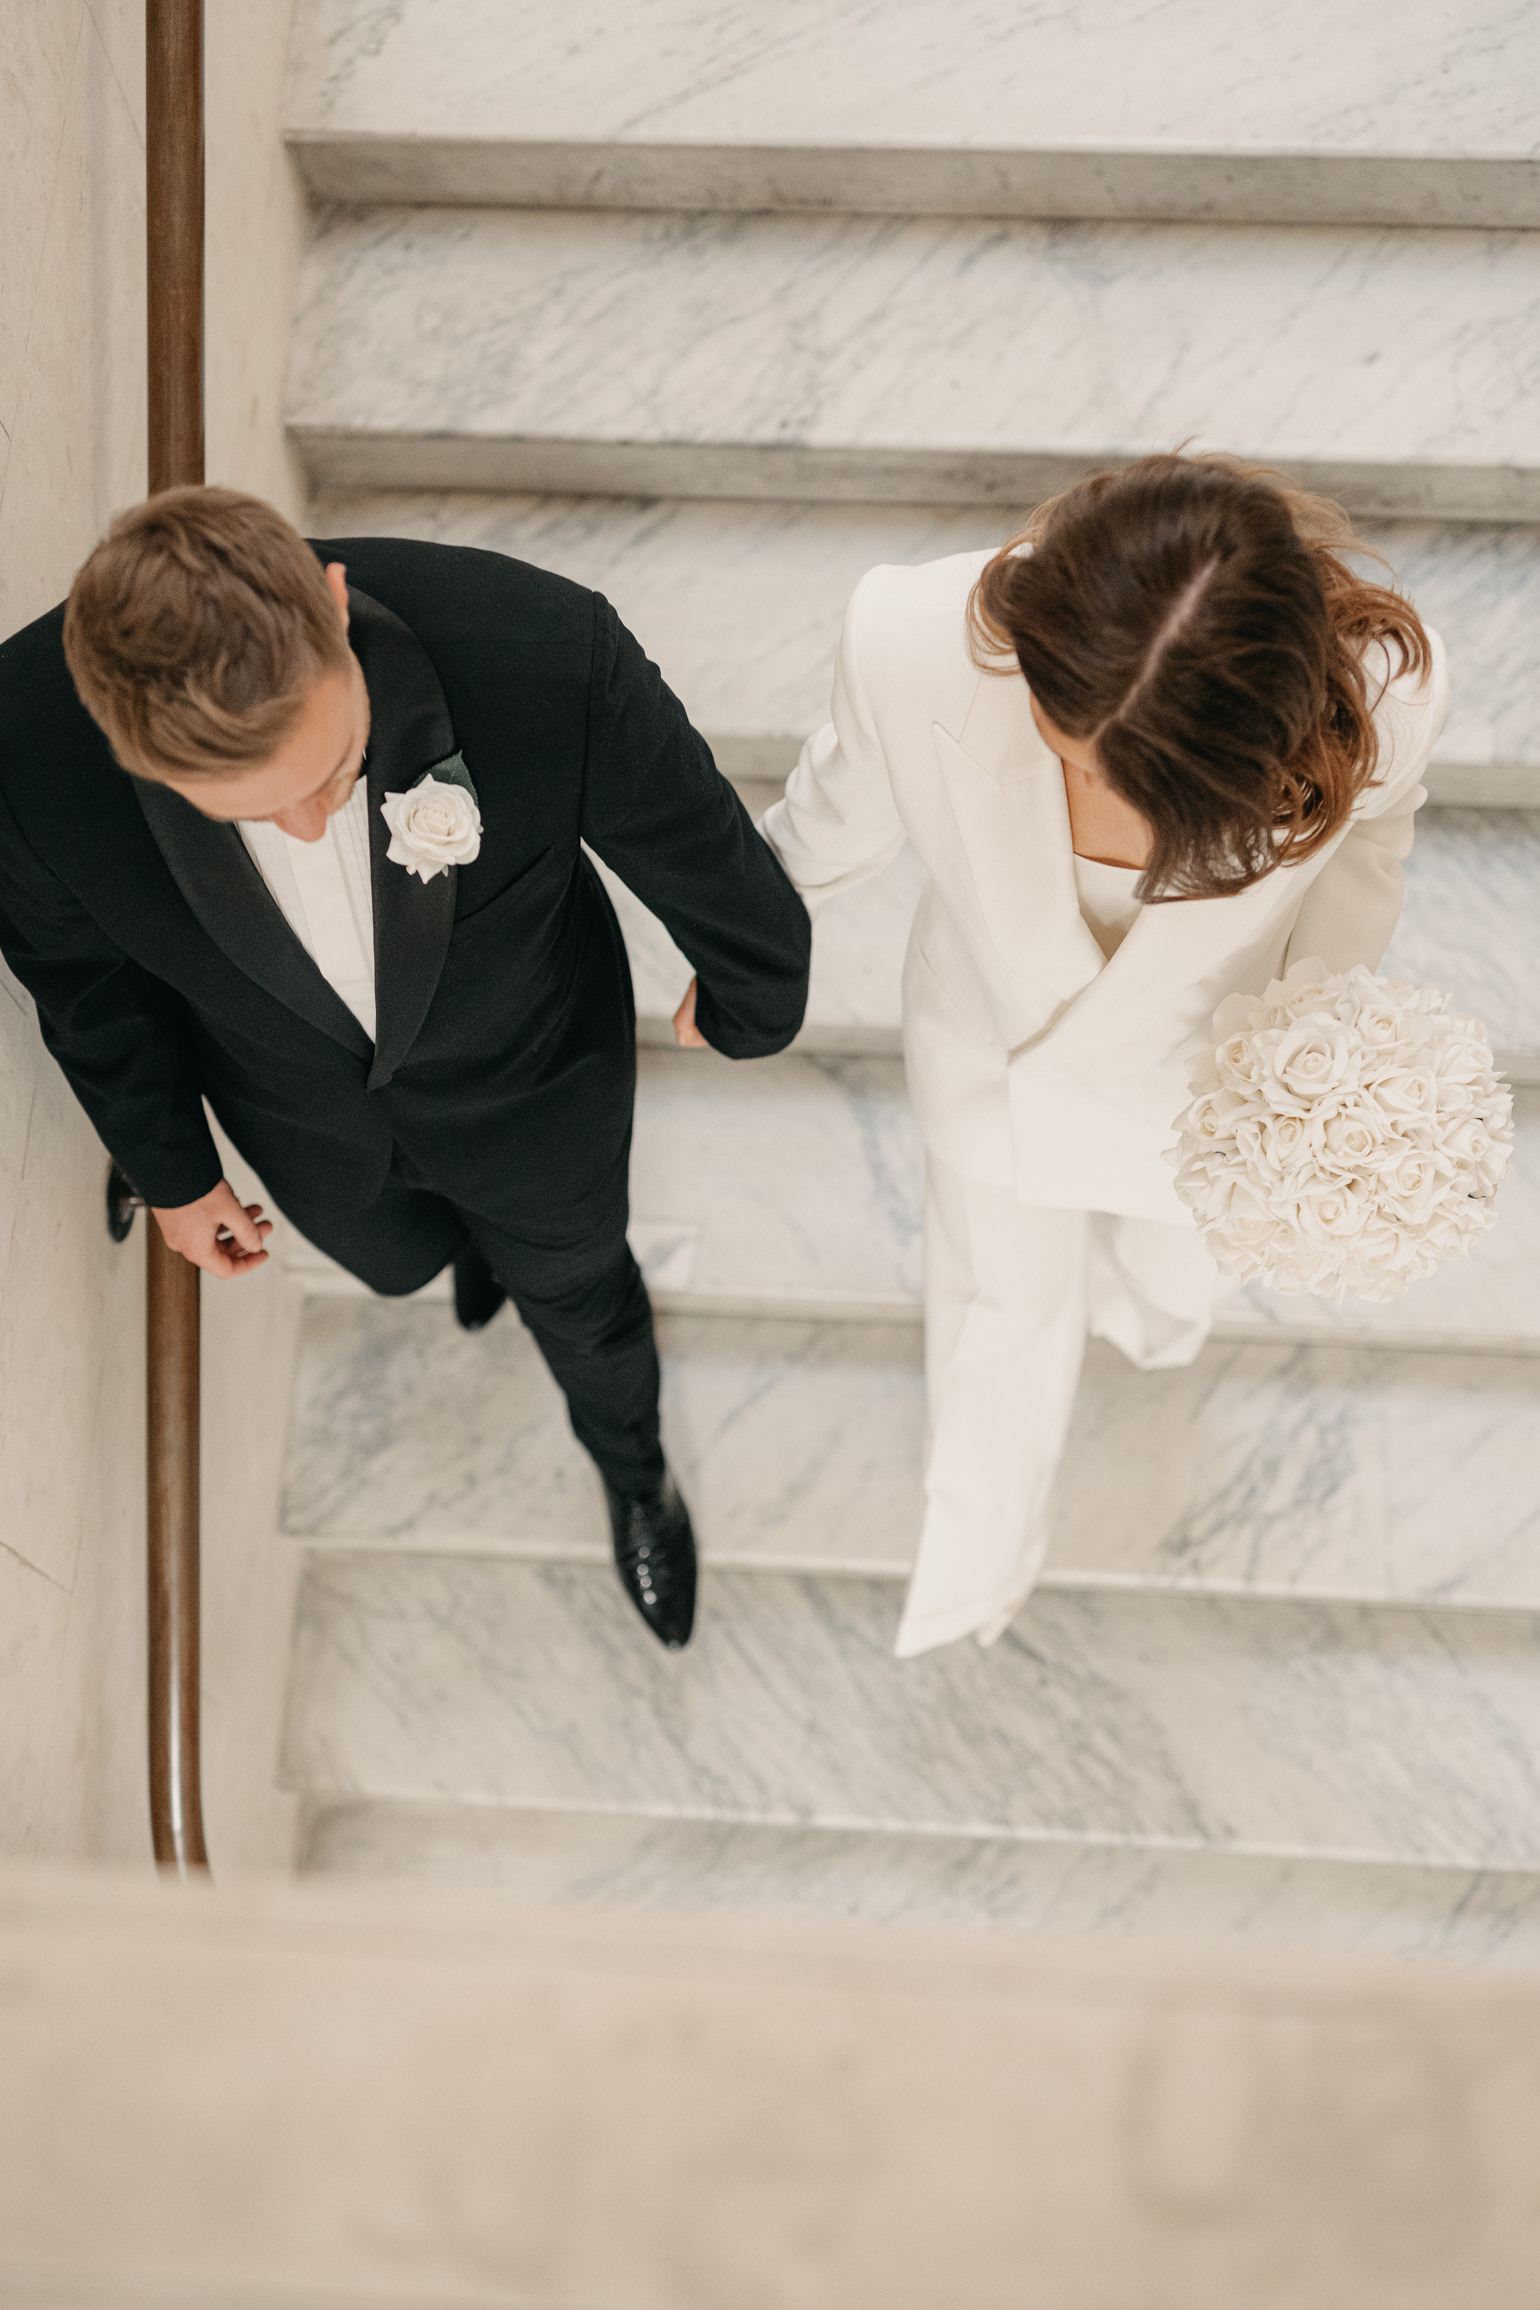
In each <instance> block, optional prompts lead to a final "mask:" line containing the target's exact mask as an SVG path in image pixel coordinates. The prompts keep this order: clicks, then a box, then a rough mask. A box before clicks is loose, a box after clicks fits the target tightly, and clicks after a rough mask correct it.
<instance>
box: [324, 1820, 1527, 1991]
mask: <svg viewBox="0 0 1540 2310" xmlns="http://www.w3.org/2000/svg"><path fill="white" fill-rule="evenodd" d="M295 1867H296V1869H297V1871H298V1873H299V1874H300V1875H301V1876H306V1877H312V1876H340V1877H363V1878H372V1879H382V1878H384V1879H396V1880H405V1881H416V1882H424V1881H426V1882H430V1883H432V1884H435V1885H453V1886H463V1887H473V1888H475V1889H476V1890H478V1891H497V1892H500V1893H506V1894H507V1895H509V1896H510V1897H511V1898H512V1899H514V1900H516V1901H519V1902H521V1903H526V1904H529V1905H530V1906H538V1907H546V1906H550V1905H559V1906H562V1907H576V1908H611V1907H613V1908H622V1909H627V1910H641V1911H652V1912H655V1913H656V1912H662V1913H665V1914H666V1913H668V1912H671V1911H679V1910H683V1911H686V1912H688V1913H689V1914H690V1915H692V1916H700V1915H702V1914H714V1915H724V1914H725V1915H747V1916H753V1917H764V1918H775V1919H777V1920H780V1919H786V1920H792V1919H795V1920H799V1921H800V1920H808V1921H813V1920H818V1921H826V1920H833V1919H840V1920H843V1921H849V1922H851V1923H860V1924H871V1925H902V1926H909V1927H912V1928H918V1929H935V1930H938V1931H975V1932H986V1933H997V1934H1046V1935H1051V1936H1053V1937H1054V1938H1056V1939H1060V1940H1072V1941H1074V1942H1075V1943H1076V1944H1077V1945H1082V1946H1083V1945H1084V1944H1085V1943H1087V1942H1099V1943H1102V1944H1107V1943H1117V1942H1127V1941H1133V1940H1137V1941H1139V1943H1140V1944H1141V1945H1142V1946H1145V1947H1148V1946H1149V1945H1151V1944H1152V1943H1158V1944H1160V1945H1162V1946H1167V1945H1173V1944H1175V1945H1184V1944H1185V1945H1188V1946H1191V1945H1193V1944H1199V1945H1201V1946H1204V1947H1208V1948H1214V1947H1237V1946H1244V1947H1250V1948H1270V1949H1291V1950H1298V1951H1306V1950H1319V1951H1320V1952H1322V1954H1327V1953H1330V1954H1333V1955H1342V1954H1345V1953H1352V1954H1354V1955H1357V1956H1362V1957H1375V1958H1387V1957H1389V1958H1416V1959H1420V1960H1422V1961H1424V1962H1433V1963H1445V1964H1455V1965H1463V1966H1478V1965H1479V1966H1481V1967H1483V1968H1488V1969H1490V1968H1492V1967H1499V1968H1506V1967H1508V1966H1515V1967H1519V1968H1525V1969H1528V1968H1532V1967H1533V1966H1534V1965H1535V1964H1536V1962H1537V1960H1540V1876H1536V1875H1535V1874H1534V1873H1533V1872H1530V1871H1527V1870H1479V1871H1468V1870H1463V1869H1430V1868H1419V1867H1409V1866H1407V1865H1405V1864H1403V1865H1402V1866H1400V1867H1387V1866H1386V1865H1385V1864H1384V1863H1383V1862H1372V1861H1321V1860H1305V1859H1288V1860H1281V1859H1272V1858H1270V1857H1267V1856H1264V1855H1260V1854H1247V1853H1225V1852H1217V1851H1193V1850H1190V1849H1175V1848H1167V1849H1165V1850H1161V1849H1158V1848H1154V1847H1151V1846H1148V1845H1126V1844H1089V1843H1087V1844H1077V1843H1075V1842H1073V1841H1071V1840H1058V1839H1051V1838H1040V1839H1031V1840H1028V1839H1025V1838H1010V1837H957V1836H946V1835H931V1836H925V1837H915V1836H904V1835H899V1834H894V1833H892V1832H885V1831H883V1830H877V1829H867V1830H849V1829H785V1828H761V1827H757V1826H752V1825H744V1824H742V1823H739V1822H733V1821H709V1820H702V1821H658V1820H648V1819H646V1818H643V1817H639V1816H636V1815H627V1814H613V1813H608V1814H607V1813H539V1812H518V1811H514V1810H512V1809H511V1808H509V1807H506V1806H500V1805H499V1806H492V1805H456V1804H431V1803H428V1804H424V1803H417V1804H413V1803H400V1802H395V1801H392V1800H390V1799H370V1798H359V1797H319V1798H311V1799H308V1800H307V1801H306V1802H305V1804H304V1806H303V1808H302V1812H301V1819H300V1827H299V1833H298V1837H297V1840H296V1847H295Z"/></svg>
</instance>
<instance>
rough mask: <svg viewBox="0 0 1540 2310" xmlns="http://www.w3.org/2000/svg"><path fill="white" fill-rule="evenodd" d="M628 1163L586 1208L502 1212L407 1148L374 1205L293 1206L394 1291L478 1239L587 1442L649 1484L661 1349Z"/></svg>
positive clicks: (290, 1209)
mask: <svg viewBox="0 0 1540 2310" xmlns="http://www.w3.org/2000/svg"><path fill="white" fill-rule="evenodd" d="M627 1170H628V1165H627V1163H626V1161H625V1160H624V1159H623V1160H622V1161H621V1162H620V1163H619V1164H618V1165H617V1166H616V1168H615V1172H614V1175H613V1178H612V1180H611V1181H610V1182H608V1183H607V1188H608V1191H607V1192H606V1193H602V1194H601V1195H600V1196H599V1197H598V1198H595V1197H593V1196H591V1195H589V1196H585V1198H584V1201H583V1208H582V1210H581V1213H578V1212H575V1211H574V1210H573V1209H572V1208H571V1207H570V1206H567V1207H565V1208H564V1207H563V1206H562V1205H561V1204H560V1202H555V1203H553V1204H551V1205H549V1206H547V1207H546V1208H544V1209H542V1210H540V1211H538V1212H528V1213H526V1212H522V1211H521V1212H519V1213H517V1214H516V1215H509V1214H507V1213H501V1214H498V1215H495V1216H492V1215H489V1214H487V1213H485V1212H477V1211H466V1210H464V1209H462V1208H460V1207H459V1206H457V1205H456V1204H454V1203H452V1202H451V1201H450V1200H449V1199H448V1198H447V1197H446V1196H444V1195H442V1194H440V1193H439V1192H438V1191H437V1190H436V1189H435V1188H434V1187H433V1185H432V1184H431V1182H430V1181H429V1180H427V1179H425V1178H423V1177H422V1176H421V1174H420V1173H419V1172H418V1171H417V1169H416V1168H415V1166H414V1165H413V1164H412V1162H411V1160H410V1159H409V1158H408V1157H407V1156H406V1155H405V1153H404V1152H403V1151H402V1150H401V1149H400V1148H398V1149H397V1150H396V1152H395V1154H394V1156H393V1157H392V1160H391V1168H390V1176H389V1178H388V1179H387V1181H386V1184H385V1187H384V1189H383V1190H382V1192H381V1193H380V1194H379V1195H378V1196H376V1197H375V1199H374V1201H373V1202H372V1203H367V1204H363V1205H354V1206H352V1207H351V1208H349V1209H346V1210H343V1209H339V1208H337V1207H336V1206H331V1205H324V1204H323V1205H314V1206H303V1205H298V1204H296V1203H295V1202H294V1201H293V1199H292V1198H286V1199H285V1202H284V1205H283V1208H284V1211H285V1212H286V1214H287V1216H288V1217H289V1218H290V1219H292V1220H293V1222H294V1224H295V1226H296V1227H298V1228H299V1230H300V1232H301V1233H302V1234H303V1235H305V1236H308V1238H309V1240H310V1241H311V1242H312V1243H313V1244H314V1245H315V1247H316V1249H317V1250H318V1251H324V1252H325V1253H326V1254H327V1256H328V1258H330V1259H335V1260H336V1261H337V1262H338V1264H339V1265H340V1266H342V1267H345V1268H347V1269H348V1271H349V1273H350V1274H353V1275H356V1276H358V1277H359V1278H360V1280H361V1281H362V1282H364V1283H366V1284H368V1286H369V1288H370V1289H371V1291H378V1292H384V1293H387V1294H389V1295H392V1296H397V1295H399V1294H401V1293H403V1292H409V1291H417V1290H419V1289H420V1288H421V1286H422V1285H423V1284H425V1283H429V1282H431V1281H432V1279H433V1277H434V1276H435V1275H437V1274H439V1273H440V1271H441V1270H442V1269H443V1268H445V1267H447V1266H448V1264H449V1262H450V1261H451V1260H452V1259H453V1258H454V1257H455V1256H456V1254H457V1253H458V1252H459V1251H461V1250H462V1249H463V1247H464V1246H465V1244H466V1243H467V1242H470V1243H473V1244H474V1245H475V1246H476V1248H477V1250H478V1251H479V1252H480V1253H481V1255H482V1257H483V1258H484V1259H485V1260H486V1262H487V1265H488V1266H489V1267H490V1268H491V1270H492V1273H493V1274H494V1275H495V1276H496V1277H497V1280H498V1282H499V1283H500V1284H501V1285H502V1286H503V1289H504V1290H505V1291H506V1292H507V1294H508V1297H509V1298H510V1299H511V1300H512V1302H513V1304H514V1306H515V1307H516V1308H517V1309H518V1311H519V1314H520V1316H521V1318H522V1319H523V1321H524V1323H525V1325H526V1326H527V1328H528V1330H529V1331H530V1333H531V1334H532V1335H533V1337H534V1340H535V1343H536V1345H537V1346H538V1347H539V1349H540V1352H541V1354H542V1355H543V1356H544V1357H545V1360H546V1363H547V1364H548V1365H549V1367H550V1370H551V1375H552V1377H553V1378H554V1379H555V1381H556V1383H557V1385H558V1387H559V1388H560V1389H561V1391H562V1393H563V1395H565V1397H566V1399H567V1413H568V1417H569V1418H570V1419H571V1422H572V1432H573V1434H574V1435H575V1436H576V1437H577V1440H578V1442H579V1443H580V1444H581V1445H582V1446H583V1448H584V1450H585V1451H586V1452H588V1454H589V1455H590V1457H591V1458H592V1459H593V1461H594V1462H595V1464H596V1465H597V1467H598V1469H599V1472H600V1474H601V1475H602V1476H605V1477H607V1478H608V1480H609V1482H610V1483H611V1484H613V1485H614V1486H615V1488H616V1490H617V1491H621V1492H644V1491H648V1490H651V1489H652V1488H654V1487H655V1486H656V1485H658V1484H660V1483H661V1482H662V1480H663V1470H664V1463H663V1444H662V1439H661V1435H660V1431H659V1424H658V1384H659V1383H658V1349H657V1341H656V1337H655V1335H654V1332H653V1325H652V1306H651V1302H650V1301H649V1300H648V1297H647V1287H646V1285H645V1284H644V1283H643V1281H642V1276H641V1270H640V1269H639V1268H638V1266H637V1264H636V1261H635V1259H634V1258H633V1257H632V1254H631V1247H630V1245H629V1243H628V1242H627V1241H626V1223H627V1220H628V1218H629V1216H630V1199H629V1192H628V1179H627Z"/></svg>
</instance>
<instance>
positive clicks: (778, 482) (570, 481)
mask: <svg viewBox="0 0 1540 2310" xmlns="http://www.w3.org/2000/svg"><path fill="white" fill-rule="evenodd" d="M606 346H610V347H613V348H615V354H616V357H615V358H614V359H613V360H607V359H604V358H602V357H601V354H602V349H603V348H604V347H606ZM286 414H287V419H288V422H289V424H290V426H291V429H292V430H293V433H294V437H295V440H296V444H297V446H298V448H299V450H300V452H301V455H302V456H303V457H304V458H305V459H306V461H307V462H308V464H309V466H310V469H311V472H312V475H313V477H314V478H315V479H316V480H317V481H318V482H320V483H322V484H325V483H327V482H328V481H331V482H342V481H346V480H348V479H351V480H353V481H354V482H367V481H373V482H382V481H383V482H386V483H389V484H391V485H395V486H412V485H413V483H414V482H422V481H431V482H432V483H434V484H436V485H438V486H445V487H448V486H457V485H458V486H487V487H496V486H503V487H530V486H539V487H549V488H560V487H564V486H565V487H574V486H576V487H580V488H583V489H589V490H600V491H618V490H626V489H632V490H634V489H638V488H642V489H649V490H658V491H668V490H672V491H674V492H675V493H677V494H683V495H692V496H701V495H711V496H733V495H738V496H743V495H749V496H755V497H760V496H772V497H783V498H784V497H792V498H807V497H814V498H817V497H823V498H827V497H831V496H834V497H843V498H852V497H865V498H872V497H878V498H887V497H901V496H903V495H904V494H905V492H906V490H907V491H908V492H909V493H910V495H911V496H917V497H920V498H923V499H925V500H927V501H931V502H946V501H951V502H957V501H958V500H962V499H971V500H974V501H980V500H996V499H998V500H1001V501H1013V502H1020V498H1021V495H1022V493H1023V492H1024V491H1025V490H1028V489H1035V488H1039V487H1042V486H1043V485H1044V484H1050V485H1051V483H1052V481H1053V480H1054V479H1055V478H1056V477H1062V476H1065V475H1068V474H1070V473H1072V472H1076V471H1081V470H1084V469H1085V468H1086V467H1087V466H1088V465H1094V464H1096V463H1097V462H1099V461H1100V460H1101V459H1102V458H1104V457H1107V456H1111V455H1121V454H1128V453H1131V452H1135V451H1139V450H1143V449H1147V448H1170V447H1172V446H1174V445H1175V444H1176V443H1177V442H1178V441H1182V440H1186V439H1195V440H1197V441H1200V442H1210V443H1215V444H1218V445H1219V446H1221V447H1225V448H1229V449H1233V450H1237V451H1240V452H1243V453H1248V454H1255V455H1260V456H1263V457H1266V458H1269V459H1272V460H1276V461H1278V462H1280V463H1282V464H1285V465H1289V466H1292V467H1293V468H1294V469H1295V470H1297V471H1298V472H1300V473H1301V474H1304V475H1308V476H1309V477H1311V478H1313V479H1315V480H1316V481H1318V482H1321V483H1324V484H1326V485H1327V486H1330V487H1333V488H1338V489H1342V488H1346V489H1348V490H1350V491H1351V492H1352V493H1353V494H1354V495H1355V498H1356V500H1357V502H1358V503H1359V506H1360V509H1361V510H1362V511H1364V512H1367V513H1376V512H1377V513H1390V512H1399V513H1406V514H1415V513H1424V514H1426V513H1438V514H1442V515H1445V516H1462V515H1463V516H1470V517H1477V518H1482V517H1484V518H1489V519H1497V520H1525V519H1527V520H1530V521H1534V520H1535V519H1537V518H1540V235H1537V234H1535V233H1479V232H1463V233H1462V232H1456V231H1397V230H1391V231H1383V230H1374V229H1355V228H1350V227H1326V226H1322V227H1313V228H1307V227H1298V228H1270V227H1265V226H1242V225H1234V226H1229V227H1222V228H1213V227H1207V226H1198V225H1157V224H1136V225H1123V224H1057V225H1053V224H1048V225H1045V224H1034V223H987V222H985V223H980V222H975V221H969V220H956V221H948V220H944V219H941V220H938V219H905V218H885V219H884V218H869V217H838V218H825V217H816V218H815V217H790V216H764V215H757V216H756V215H740V216H732V217H709V216H679V215H639V214H619V213H609V212H598V211H589V212H581V211H575V210H568V211H555V210H541V211H522V212H520V211H508V210H497V209H468V208H467V209H452V210H449V209H426V208H397V209H389V208H384V209H378V210H373V211H367V212H346V211H338V212H334V213H332V214H331V215H330V216H329V217H323V218H322V220H321V222H320V224H319V226H318V228H317V231H316V233H315V235H314V237H313V239H312V241H311V244H310V247H309V249H308V251H307V254H306V258H305V265H304V273H303V279H302V284H301V295H300V306H299V314H298V318H297V322H296V327H295V338H294V352H293V360H292V366H291V372H290V382H289V393H288V404H287V411H286Z"/></svg>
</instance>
